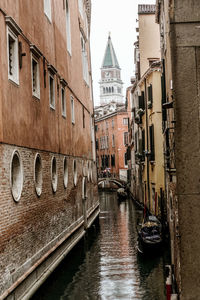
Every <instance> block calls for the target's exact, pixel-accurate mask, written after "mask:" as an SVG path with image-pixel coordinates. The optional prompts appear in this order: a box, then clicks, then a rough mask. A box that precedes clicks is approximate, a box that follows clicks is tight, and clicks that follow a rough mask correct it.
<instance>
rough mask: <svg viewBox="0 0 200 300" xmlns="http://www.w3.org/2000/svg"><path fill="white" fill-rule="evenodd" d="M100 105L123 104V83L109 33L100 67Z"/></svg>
mask: <svg viewBox="0 0 200 300" xmlns="http://www.w3.org/2000/svg"><path fill="white" fill-rule="evenodd" d="M99 84H100V105H104V104H108V103H110V102H112V101H115V102H117V103H123V102H124V101H123V94H122V93H123V82H122V80H121V69H120V67H119V63H118V60H117V56H116V54H115V50H114V48H113V44H112V41H111V37H110V33H109V35H108V41H107V45H106V50H105V54H104V58H103V62H102V66H101V80H100V81H99Z"/></svg>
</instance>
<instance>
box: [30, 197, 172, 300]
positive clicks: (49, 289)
mask: <svg viewBox="0 0 200 300" xmlns="http://www.w3.org/2000/svg"><path fill="white" fill-rule="evenodd" d="M100 204H101V205H100V217H99V225H100V226H99V227H98V226H93V229H92V230H90V233H89V236H88V237H87V239H86V240H85V241H81V242H80V243H79V245H77V246H76V247H75V249H74V250H73V251H72V253H70V254H69V255H68V257H67V258H66V259H65V261H63V262H62V263H61V265H60V266H59V267H58V268H57V269H56V271H55V272H54V273H53V274H52V275H51V276H50V278H49V279H48V280H47V281H46V282H45V284H44V285H43V286H42V287H41V288H40V289H39V290H38V291H37V293H36V294H35V295H34V296H33V298H32V300H42V299H45V300H57V299H60V300H64V299H65V300H67V299H70V300H76V299H77V300H86V299H91V300H93V299H94V300H95V299H99V300H100V299H102V300H107V299H111V300H115V299H116V300H117V299H122V300H126V299H136V300H140V299H142V300H162V299H166V296H165V278H164V266H165V264H166V263H167V260H168V250H167V249H166V250H164V251H163V252H162V253H160V255H157V256H155V257H148V258H147V257H146V258H144V257H141V256H139V255H138V253H137V248H136V242H137V224H138V223H140V222H141V220H142V212H141V210H139V209H138V208H137V207H136V206H135V204H134V203H133V201H132V200H130V199H127V200H126V201H124V202H119V201H118V200H117V197H116V193H107V192H102V193H100Z"/></svg>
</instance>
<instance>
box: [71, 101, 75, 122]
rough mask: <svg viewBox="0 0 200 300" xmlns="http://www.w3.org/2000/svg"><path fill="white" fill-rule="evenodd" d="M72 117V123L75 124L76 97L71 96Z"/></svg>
mask: <svg viewBox="0 0 200 300" xmlns="http://www.w3.org/2000/svg"><path fill="white" fill-rule="evenodd" d="M71 119H72V124H75V107H74V97H73V96H71Z"/></svg>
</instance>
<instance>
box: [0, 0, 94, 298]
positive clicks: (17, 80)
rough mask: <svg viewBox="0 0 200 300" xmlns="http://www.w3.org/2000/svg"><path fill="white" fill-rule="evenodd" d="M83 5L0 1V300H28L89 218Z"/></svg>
mask: <svg viewBox="0 0 200 300" xmlns="http://www.w3.org/2000/svg"><path fill="white" fill-rule="evenodd" d="M90 21H91V1H90V0H87V1H83V0H79V1H68V0H64V1H52V0H48V1H47V0H37V1H27V0H15V1H7V0H1V1H0V28H1V39H0V49H1V50H0V53H1V59H0V69H1V72H0V86H1V89H0V215H1V217H0V266H1V267H0V278H1V280H0V299H8V298H9V299H22V298H23V299H25V298H26V299H30V298H31V295H32V294H33V293H34V292H35V291H36V289H37V288H38V287H39V286H40V285H41V284H42V283H43V281H44V279H45V278H47V276H49V275H50V274H51V272H52V271H53V270H54V269H55V268H56V266H57V265H58V264H59V262H60V261H61V260H62V259H63V258H64V257H65V256H66V255H67V253H68V252H69V251H70V249H72V248H73V246H74V245H75V244H76V243H77V242H78V241H79V240H80V239H81V238H82V237H83V236H84V234H85V232H86V230H87V228H88V227H90V225H91V224H92V222H93V221H94V220H95V218H96V217H97V216H98V213H99V201H98V189H97V176H96V174H97V172H96V153H95V139H94V119H93V99H92V83H91V64H90Z"/></svg>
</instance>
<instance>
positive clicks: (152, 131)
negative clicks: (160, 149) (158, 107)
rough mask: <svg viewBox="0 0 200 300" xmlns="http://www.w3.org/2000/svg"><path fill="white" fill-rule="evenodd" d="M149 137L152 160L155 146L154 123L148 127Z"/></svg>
mask: <svg viewBox="0 0 200 300" xmlns="http://www.w3.org/2000/svg"><path fill="white" fill-rule="evenodd" d="M149 139H150V150H151V155H150V160H152V161H154V160H155V146H154V125H153V124H152V125H151V126H150V127H149Z"/></svg>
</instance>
